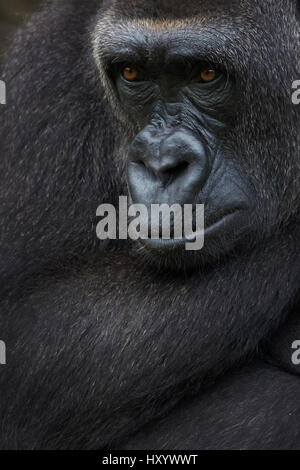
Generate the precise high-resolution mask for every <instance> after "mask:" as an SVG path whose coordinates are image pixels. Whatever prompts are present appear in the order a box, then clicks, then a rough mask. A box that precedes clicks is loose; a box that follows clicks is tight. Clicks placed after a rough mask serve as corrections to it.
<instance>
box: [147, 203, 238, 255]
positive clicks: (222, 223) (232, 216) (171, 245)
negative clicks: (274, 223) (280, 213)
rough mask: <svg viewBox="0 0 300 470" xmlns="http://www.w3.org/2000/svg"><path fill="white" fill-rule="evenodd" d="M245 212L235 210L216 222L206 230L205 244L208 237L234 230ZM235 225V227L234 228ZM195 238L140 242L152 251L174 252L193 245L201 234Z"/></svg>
mask: <svg viewBox="0 0 300 470" xmlns="http://www.w3.org/2000/svg"><path fill="white" fill-rule="evenodd" d="M245 212H246V211H245V210H243V209H239V210H235V211H234V212H231V213H229V214H225V215H224V216H223V217H221V218H220V219H219V220H218V221H217V222H214V223H213V224H212V225H209V226H208V227H205V228H204V233H203V234H202V235H204V243H205V240H206V238H207V237H216V236H218V235H220V231H222V230H224V231H225V230H231V228H232V229H234V227H235V225H236V224H235V222H236V218H237V217H238V218H239V219H240V216H243V215H245ZM232 224H233V226H232ZM193 235H194V236H193V238H187V237H183V238H182V239H181V240H176V239H174V238H173V239H170V240H167V239H163V238H159V239H153V238H149V239H141V240H140V241H141V242H142V243H143V244H144V245H146V246H149V247H150V248H151V249H159V250H161V249H167V250H172V249H174V250H175V249H178V248H181V247H182V246H183V245H185V244H186V243H192V242H193V241H195V240H196V239H197V237H199V236H200V234H199V232H196V233H195V234H193Z"/></svg>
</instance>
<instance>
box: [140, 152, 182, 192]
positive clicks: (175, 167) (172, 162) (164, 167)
mask: <svg viewBox="0 0 300 470" xmlns="http://www.w3.org/2000/svg"><path fill="white" fill-rule="evenodd" d="M143 163H144V165H145V166H146V167H147V168H148V169H149V170H150V171H151V172H152V173H153V174H154V175H155V176H156V177H157V178H158V179H159V180H160V181H161V183H162V184H163V185H164V186H168V185H169V184H172V183H173V182H174V180H175V179H176V178H179V177H180V176H182V175H183V173H184V172H185V171H186V170H187V168H188V166H189V162H188V161H186V160H182V159H181V158H180V155H178V156H177V157H175V158H174V157H172V156H168V155H167V156H165V157H162V158H159V159H149V160H146V161H144V162H143Z"/></svg>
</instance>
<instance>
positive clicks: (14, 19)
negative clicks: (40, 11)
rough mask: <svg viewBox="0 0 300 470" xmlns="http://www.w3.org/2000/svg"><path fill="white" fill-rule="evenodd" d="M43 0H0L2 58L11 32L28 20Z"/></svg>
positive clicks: (0, 50)
mask: <svg viewBox="0 0 300 470" xmlns="http://www.w3.org/2000/svg"><path fill="white" fill-rule="evenodd" d="M39 3H41V0H0V58H1V56H2V54H3V52H4V50H5V46H6V44H7V41H8V39H9V36H10V34H11V33H12V32H13V31H14V29H15V28H16V27H17V26H18V25H19V24H21V23H22V22H24V21H26V16H28V14H29V13H30V12H31V11H33V10H34V9H36V8H37V7H38V5H39Z"/></svg>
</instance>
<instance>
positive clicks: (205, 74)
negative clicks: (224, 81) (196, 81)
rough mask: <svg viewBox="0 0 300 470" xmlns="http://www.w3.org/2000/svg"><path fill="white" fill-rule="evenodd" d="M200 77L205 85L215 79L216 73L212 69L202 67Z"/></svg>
mask: <svg viewBox="0 0 300 470" xmlns="http://www.w3.org/2000/svg"><path fill="white" fill-rule="evenodd" d="M200 76H201V79H202V80H203V81H204V82H206V83H207V82H212V81H213V80H214V79H215V78H216V76H217V73H216V71H215V70H214V69H211V68H210V67H204V68H203V69H202V70H201V73H200Z"/></svg>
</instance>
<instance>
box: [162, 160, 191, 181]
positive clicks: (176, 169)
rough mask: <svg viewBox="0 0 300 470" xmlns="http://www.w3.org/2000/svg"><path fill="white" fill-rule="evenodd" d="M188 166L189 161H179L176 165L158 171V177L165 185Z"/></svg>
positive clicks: (177, 176)
mask: <svg viewBox="0 0 300 470" xmlns="http://www.w3.org/2000/svg"><path fill="white" fill-rule="evenodd" d="M188 166H189V162H185V161H183V162H180V163H178V165H176V166H172V167H169V168H166V169H162V170H161V171H160V177H161V178H162V180H163V182H164V184H165V185H166V186H167V185H169V184H171V183H172V182H173V181H174V180H175V179H177V178H179V177H180V176H181V175H182V174H183V173H184V172H185V170H186V169H187V167H188Z"/></svg>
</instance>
